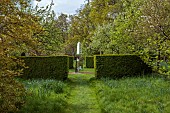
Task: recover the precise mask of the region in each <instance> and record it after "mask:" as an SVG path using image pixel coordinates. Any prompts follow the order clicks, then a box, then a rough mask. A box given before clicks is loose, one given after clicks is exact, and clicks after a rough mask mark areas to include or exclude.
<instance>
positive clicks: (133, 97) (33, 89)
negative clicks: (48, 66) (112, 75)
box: [20, 69, 170, 113]
mask: <svg viewBox="0 0 170 113" xmlns="http://www.w3.org/2000/svg"><path fill="white" fill-rule="evenodd" d="M153 76H154V77H153ZM153 76H150V77H137V78H123V79H118V80H110V79H108V78H103V79H100V80H96V79H94V69H83V70H81V71H80V73H74V70H70V74H69V76H68V78H69V79H68V80H67V81H65V82H61V81H56V80H22V83H24V84H25V87H26V89H27V92H28V96H27V97H25V99H26V104H25V106H24V107H23V108H22V109H21V111H20V113H168V112H169V111H170V81H166V80H164V79H163V78H161V77H156V76H155V75H153ZM92 78H93V79H92Z"/></svg>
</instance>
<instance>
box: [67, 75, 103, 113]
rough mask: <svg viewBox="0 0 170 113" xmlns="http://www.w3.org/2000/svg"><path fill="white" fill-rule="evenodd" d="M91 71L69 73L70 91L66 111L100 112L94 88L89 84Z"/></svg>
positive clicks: (76, 112) (81, 112)
mask: <svg viewBox="0 0 170 113" xmlns="http://www.w3.org/2000/svg"><path fill="white" fill-rule="evenodd" d="M93 77H94V74H92V73H90V74H89V73H88V74H86V73H75V74H74V73H71V74H69V77H68V78H69V80H70V81H69V85H70V87H71V92H70V95H69V97H68V104H69V106H68V108H67V112H68V113H101V111H100V107H99V104H98V101H97V98H96V95H95V91H94V88H93V87H92V86H90V78H93Z"/></svg>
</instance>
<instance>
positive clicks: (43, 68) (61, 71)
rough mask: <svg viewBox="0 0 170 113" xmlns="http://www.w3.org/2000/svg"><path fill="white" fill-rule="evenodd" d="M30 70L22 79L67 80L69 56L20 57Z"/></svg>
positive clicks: (25, 70)
mask: <svg viewBox="0 0 170 113" xmlns="http://www.w3.org/2000/svg"><path fill="white" fill-rule="evenodd" d="M20 58H21V59H23V60H24V62H25V64H26V66H28V68H26V69H24V73H23V75H22V76H21V77H23V78H26V79H32V78H42V79H57V80H65V79H67V76H68V56H51V57H20Z"/></svg>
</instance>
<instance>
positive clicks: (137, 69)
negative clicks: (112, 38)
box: [95, 55, 152, 78]
mask: <svg viewBox="0 0 170 113" xmlns="http://www.w3.org/2000/svg"><path fill="white" fill-rule="evenodd" d="M151 72H152V70H151V68H150V67H148V65H146V64H145V63H144V62H143V61H142V60H141V59H140V57H139V56H137V55H100V56H99V55H96V56H95V75H96V77H97V78H101V77H111V78H120V77H123V76H134V75H141V74H146V73H151Z"/></svg>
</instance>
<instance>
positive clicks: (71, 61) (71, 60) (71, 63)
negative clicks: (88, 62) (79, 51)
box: [68, 56, 74, 69]
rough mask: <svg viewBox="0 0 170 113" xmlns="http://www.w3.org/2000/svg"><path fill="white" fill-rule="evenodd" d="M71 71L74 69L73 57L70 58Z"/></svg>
mask: <svg viewBox="0 0 170 113" xmlns="http://www.w3.org/2000/svg"><path fill="white" fill-rule="evenodd" d="M68 58H69V69H73V68H74V66H73V65H74V57H73V56H69V57H68Z"/></svg>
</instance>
